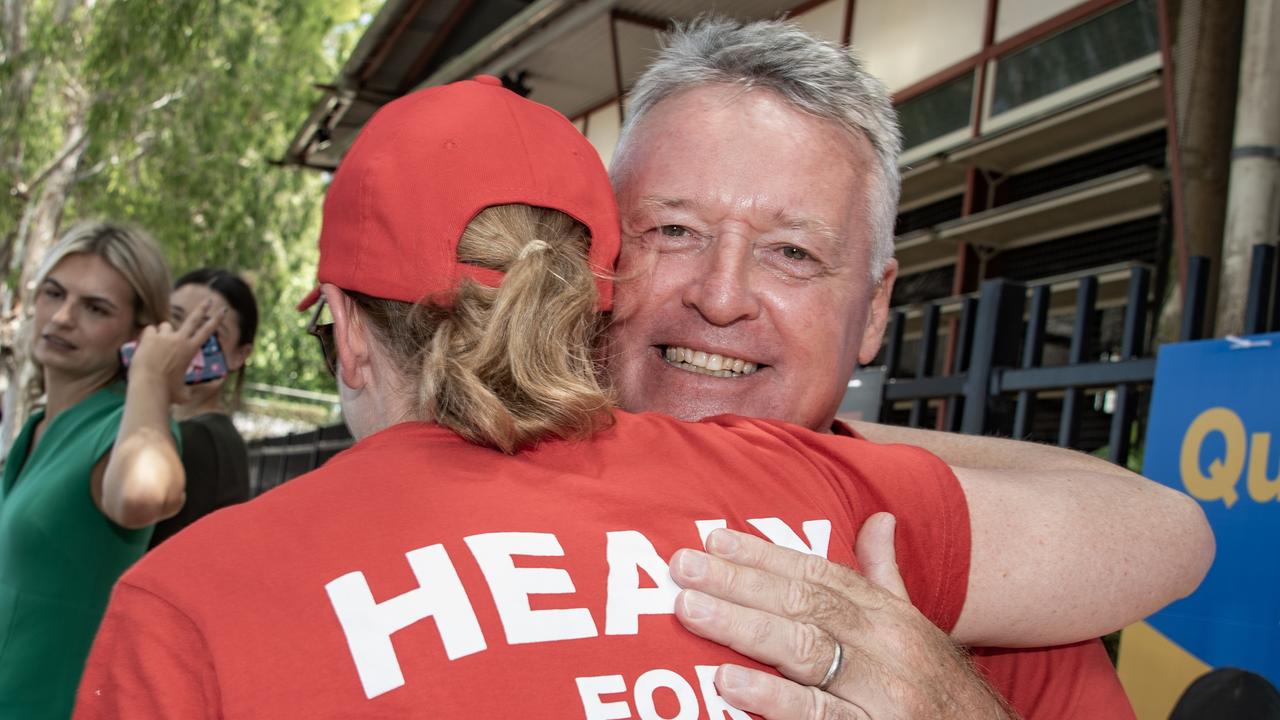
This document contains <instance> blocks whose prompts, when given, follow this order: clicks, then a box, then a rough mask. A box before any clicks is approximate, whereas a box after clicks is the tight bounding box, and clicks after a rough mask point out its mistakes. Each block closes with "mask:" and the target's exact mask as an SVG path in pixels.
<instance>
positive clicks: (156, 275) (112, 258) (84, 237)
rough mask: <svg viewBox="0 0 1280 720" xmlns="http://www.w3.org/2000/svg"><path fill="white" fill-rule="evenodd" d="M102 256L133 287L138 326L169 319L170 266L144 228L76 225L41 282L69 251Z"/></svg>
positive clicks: (50, 258)
mask: <svg viewBox="0 0 1280 720" xmlns="http://www.w3.org/2000/svg"><path fill="white" fill-rule="evenodd" d="M79 253H84V254H86V255H96V256H98V257H100V258H102V259H103V260H104V261H105V262H106V263H107V264H108V265H110V266H111V267H112V268H114V269H115V270H116V272H118V273H120V274H121V275H122V276H123V277H124V279H125V280H126V281H127V282H128V283H129V286H130V287H132V288H133V294H134V303H133V321H134V324H135V325H137V326H138V327H142V326H145V325H154V324H156V323H158V322H162V321H165V320H168V319H169V266H168V265H166V264H165V262H164V255H163V254H162V253H161V252H160V247H159V246H158V245H156V242H155V241H154V240H152V239H151V236H150V235H148V234H147V233H146V232H144V231H143V230H141V229H139V228H136V227H132V226H128V225H123V224H120V223H111V222H85V223H80V224H79V225H76V226H75V227H73V228H71V229H70V230H68V231H67V233H66V234H65V235H63V236H62V238H61V239H60V240H58V243H57V244H56V245H54V246H53V249H52V250H50V251H49V254H48V255H47V256H45V259H44V262H43V263H41V265H40V270H39V272H37V273H36V285H37V286H39V285H40V283H43V282H44V281H45V279H46V278H48V277H49V273H50V272H52V271H53V269H54V268H55V267H57V265H58V263H60V262H62V259H63V258H65V257H67V256H68V255H76V254H79Z"/></svg>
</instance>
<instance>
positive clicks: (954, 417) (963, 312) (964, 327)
mask: <svg viewBox="0 0 1280 720" xmlns="http://www.w3.org/2000/svg"><path fill="white" fill-rule="evenodd" d="M977 316H978V301H977V300H976V299H975V298H971V297H967V298H965V299H964V301H963V302H962V303H961V304H960V324H959V328H958V329H957V330H956V339H955V341H954V343H953V345H954V348H955V350H954V352H955V356H954V358H953V362H952V365H951V374H952V375H964V374H965V373H966V372H968V371H969V359H970V358H969V355H970V354H971V353H972V352H973V324H974V319H975V318H976V317H977ZM963 414H964V398H963V397H960V396H955V397H950V398H947V416H946V422H945V423H944V425H943V428H942V429H943V430H946V431H947V432H960V419H961V418H962V417H963Z"/></svg>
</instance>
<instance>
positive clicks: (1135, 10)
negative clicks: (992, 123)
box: [991, 0, 1160, 115]
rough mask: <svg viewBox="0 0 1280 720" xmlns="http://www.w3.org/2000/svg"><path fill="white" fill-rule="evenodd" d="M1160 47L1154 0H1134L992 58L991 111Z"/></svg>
mask: <svg viewBox="0 0 1280 720" xmlns="http://www.w3.org/2000/svg"><path fill="white" fill-rule="evenodd" d="M1159 47H1160V45H1159V37H1158V35H1157V29H1156V0H1135V1H1134V2H1130V3H1126V4H1124V5H1121V6H1120V7H1117V8H1114V9H1112V10H1108V11H1107V12H1105V13H1103V14H1101V15H1099V16H1097V17H1095V18H1093V19H1092V20H1089V21H1087V22H1085V23H1082V24H1080V25H1077V26H1075V27H1073V28H1071V29H1069V30H1065V31H1063V32H1061V33H1058V34H1057V35H1054V36H1053V37H1050V38H1048V39H1046V40H1042V41H1040V42H1038V43H1036V44H1034V45H1031V46H1030V47H1026V48H1023V49H1022V50H1019V51H1017V52H1015V53H1013V54H1011V55H1008V56H1006V57H1002V58H1000V59H999V60H998V61H997V62H996V82H995V88H994V90H995V92H994V95H993V97H992V99H991V114H992V115H999V114H1000V113H1002V112H1004V111H1006V110H1010V109H1012V108H1015V107H1018V106H1019V105H1023V104H1025V103H1028V102H1031V101H1032V100H1036V99H1039V98H1042V97H1044V96H1046V95H1049V94H1050V93H1054V92H1057V91H1058V90H1062V89H1063V88H1067V87H1070V86H1072V85H1075V84H1076V83H1078V82H1081V81H1083V80H1088V79H1089V78H1091V77H1094V76H1096V75H1100V74H1102V73H1104V72H1106V71H1108V70H1111V69H1112V68H1117V67H1120V66H1121V65H1124V64H1125V63H1128V62H1132V61H1134V60H1138V59H1140V58H1143V57H1146V56H1147V55H1150V54H1151V53H1153V52H1156V50H1158V49H1159Z"/></svg>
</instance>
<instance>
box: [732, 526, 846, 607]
mask: <svg viewBox="0 0 1280 720" xmlns="http://www.w3.org/2000/svg"><path fill="white" fill-rule="evenodd" d="M707 552H708V553H710V554H712V555H715V556H716V557H719V558H723V559H725V560H728V561H730V562H732V563H735V564H737V565H743V566H746V567H751V568H756V569H758V570H763V571H765V572H769V573H773V574H775V575H781V576H782V577H786V578H794V579H797V580H805V581H807V582H812V583H818V584H821V585H827V586H829V587H833V588H837V589H839V590H841V591H844V592H846V593H849V592H855V591H857V590H858V589H859V588H862V587H864V586H865V585H866V583H865V581H864V580H863V579H862V577H861V576H859V575H858V573H856V572H854V571H853V570H852V569H850V568H847V567H845V566H843V565H838V564H836V563H833V562H828V561H827V560H826V558H822V557H819V556H817V555H812V554H809V553H802V552H797V551H795V550H791V549H790V548H785V547H782V546H780V545H775V544H773V543H771V542H768V541H766V540H763V539H761V538H758V537H755V536H753V535H748V534H746V533H741V532H738V531H736V530H728V529H724V528H720V529H717V530H715V531H713V532H712V533H711V534H710V535H709V536H708V537H707Z"/></svg>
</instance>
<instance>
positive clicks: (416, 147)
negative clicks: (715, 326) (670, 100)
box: [298, 75, 619, 310]
mask: <svg viewBox="0 0 1280 720" xmlns="http://www.w3.org/2000/svg"><path fill="white" fill-rule="evenodd" d="M507 204H524V205H533V206H537V207H544V208H550V209H552V210H559V211H561V212H563V213H565V214H567V215H569V216H570V217H572V218H574V219H575V220H577V221H578V222H580V223H582V224H583V225H585V226H586V227H587V229H588V230H590V232H591V249H590V253H589V261H590V263H591V266H592V268H593V269H594V270H595V271H596V272H597V274H598V276H599V277H598V279H597V280H596V286H597V288H598V289H599V302H598V308H599V309H600V310H608V309H610V308H611V307H612V304H613V283H612V281H611V280H610V279H609V278H610V275H611V273H612V272H613V269H614V264H615V262H616V261H617V258H618V248H619V233H618V208H617V204H616V203H615V201H614V198H613V189H612V187H611V186H610V184H609V176H608V173H607V172H606V171H605V169H604V165H603V163H601V162H600V155H599V153H597V152H596V150H595V148H594V147H592V146H591V144H590V143H589V142H587V139H586V138H585V137H583V135H582V133H580V132H579V131H578V129H577V128H576V127H574V126H573V124H572V123H570V122H569V121H568V120H567V119H565V117H564V116H563V115H561V114H560V113H558V112H556V111H555V110H552V109H551V108H549V107H547V106H545V105H541V104H539V103H536V102H533V101H532V100H527V99H525V98H522V97H520V96H519V95H517V94H515V93H513V92H511V91H510V90H507V89H506V88H504V87H502V81H500V80H498V78H495V77H490V76H487V75H481V76H478V77H476V78H475V79H472V80H463V81H460V82H455V83H451V84H449V85H441V86H438V87H431V88H426V89H424V90H419V91H417V92H414V93H411V94H409V95H406V96H404V97H402V98H399V99H397V100H395V101H393V102H391V103H388V104H387V105H385V106H384V107H383V108H382V109H381V110H379V111H378V112H377V113H376V114H375V115H374V116H373V117H372V118H371V119H370V120H369V122H368V123H367V124H366V125H365V127H364V129H363V130H362V131H361V132H360V135H359V137H357V138H356V141H355V143H354V144H353V145H352V146H351V150H350V151H348V152H347V155H346V157H345V158H344V159H343V160H342V164H341V165H339V167H338V170H337V172H336V173H334V176H333V182H332V183H331V184H330V185H329V191H328V193H327V195H326V196H325V201H324V219H323V225H322V228H321V231H320V267H319V270H318V271H317V273H316V275H317V278H318V280H319V282H321V283H333V284H334V285H337V286H338V287H340V288H342V289H344V290H354V291H356V292H360V293H364V294H366V295H370V296H373V297H379V298H385V299H388V300H400V301H403V302H419V301H421V300H423V299H424V298H428V297H431V298H433V299H434V300H437V301H441V300H444V299H447V297H448V295H449V293H451V291H453V290H455V289H456V288H457V287H458V285H459V283H460V282H461V280H462V278H465V277H469V278H472V279H474V280H476V281H478V282H481V283H483V284H485V285H489V286H497V285H498V284H499V283H501V282H502V277H503V274H502V273H501V272H498V271H495V270H490V269H487V268H480V267H476V266H473V265H465V264H461V263H459V262H458V259H457V247H458V239H459V238H460V237H461V236H462V231H463V230H464V229H465V228H466V226H467V224H468V223H470V222H471V221H472V220H473V219H474V218H475V216H476V215H477V214H479V212H480V211H481V210H484V209H485V208H487V207H492V206H494V205H507ZM319 296H320V289H319V288H318V287H317V288H316V289H315V290H312V291H311V292H310V293H309V294H308V295H307V297H306V298H305V299H303V301H302V302H301V303H299V304H298V309H299V310H305V309H307V308H308V307H310V306H311V305H313V304H315V302H316V300H317V299H318V298H319Z"/></svg>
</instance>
